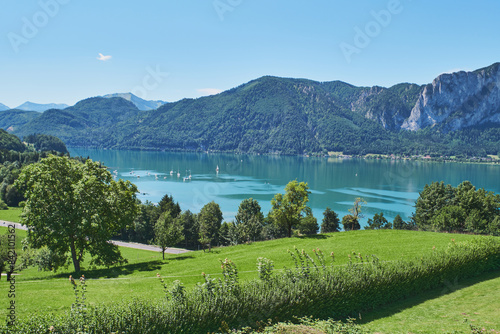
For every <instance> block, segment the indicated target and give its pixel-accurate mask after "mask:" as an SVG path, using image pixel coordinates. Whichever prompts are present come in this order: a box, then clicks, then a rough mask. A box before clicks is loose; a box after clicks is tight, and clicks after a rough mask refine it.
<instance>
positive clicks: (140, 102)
mask: <svg viewBox="0 0 500 334" xmlns="http://www.w3.org/2000/svg"><path fill="white" fill-rule="evenodd" d="M103 97H105V98H110V97H121V98H123V99H125V100H127V101H130V102H132V103H133V104H135V106H136V107H137V109H139V110H142V111H145V110H153V109H157V108H159V107H160V106H162V105H164V104H165V103H167V102H165V101H160V100H158V101H148V100H144V99H141V98H140V97H138V96H135V95H134V94H132V93H115V94H108V95H104V96H103ZM68 107H69V106H68V105H67V104H64V103H47V104H39V103H33V102H29V101H28V102H25V103H23V104H21V105H20V106H18V107H16V108H13V109H17V110H23V111H37V112H44V111H46V110H49V109H61V110H62V109H66V108H68ZM4 110H11V108H9V107H7V106H6V105H5V104H2V103H0V111H4Z"/></svg>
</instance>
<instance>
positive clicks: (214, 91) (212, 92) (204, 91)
mask: <svg viewBox="0 0 500 334" xmlns="http://www.w3.org/2000/svg"><path fill="white" fill-rule="evenodd" d="M197 91H198V93H200V94H202V95H215V94H219V93H222V89H218V88H200V89H197Z"/></svg>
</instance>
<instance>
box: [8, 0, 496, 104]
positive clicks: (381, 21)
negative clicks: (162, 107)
mask: <svg viewBox="0 0 500 334" xmlns="http://www.w3.org/2000/svg"><path fill="white" fill-rule="evenodd" d="M0 5H1V6H0V8H2V10H1V11H0V22H1V24H0V78H1V83H0V102H1V103H3V104H6V105H8V106H9V107H15V106H18V105H20V104H21V103H23V102H25V101H27V100H29V101H32V102H37V103H50V102H53V103H66V104H70V105H72V104H74V103H76V102H77V101H79V100H81V99H84V98H87V97H91V96H97V95H104V94H108V93H117V92H133V93H136V95H139V96H140V97H143V98H146V99H149V100H156V99H160V100H166V101H176V100H179V99H182V98H185V97H189V98H193V97H199V96H203V95H207V94H211V93H216V92H218V91H221V90H226V89H229V88H232V87H235V86H238V85H240V84H242V83H245V82H248V81H250V80H252V79H255V78H258V77H260V76H263V75H274V76H282V77H299V78H308V79H313V80H318V81H332V80H342V81H346V82H349V83H352V84H354V85H358V86H371V85H380V86H386V87H389V86H391V85H394V84H396V83H399V82H414V83H418V84H424V83H429V82H431V81H432V80H433V79H434V78H435V77H436V76H437V75H439V74H440V73H443V72H449V71H455V70H460V69H464V70H474V69H477V68H480V67H484V66H488V65H490V64H492V63H494V62H498V61H500V43H499V37H498V31H500V20H499V19H498V14H499V13H500V1H498V0H483V1H475V2H473V1H462V0H455V1H448V0H443V1H430V0H381V1H379V0H356V1H344V0H313V1H296V0H272V1H269V0H267V1H263V0H175V1H174V0H143V1H123V0H121V1H117V0H104V1H103V0H101V1H96V0H86V1H82V0H22V1H10V0H0ZM99 54H102V55H103V57H101V56H100V55H99ZM98 58H100V59H98Z"/></svg>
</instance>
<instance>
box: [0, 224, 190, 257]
mask: <svg viewBox="0 0 500 334" xmlns="http://www.w3.org/2000/svg"><path fill="white" fill-rule="evenodd" d="M9 225H10V226H12V225H14V226H15V228H16V229H18V230H27V228H26V226H24V225H21V224H19V223H13V222H8V221H3V220H1V221H0V226H5V227H8V226H9ZM111 243H113V244H115V245H117V246H120V247H128V248H135V249H142V250H148V251H153V252H161V248H160V247H158V246H154V245H146V244H140V243H136V242H125V241H117V240H111ZM187 252H191V251H190V250H187V249H182V248H167V249H166V250H165V253H168V254H182V253H187Z"/></svg>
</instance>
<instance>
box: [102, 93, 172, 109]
mask: <svg viewBox="0 0 500 334" xmlns="http://www.w3.org/2000/svg"><path fill="white" fill-rule="evenodd" d="M103 97H105V98H110V97H121V98H122V99H125V100H127V101H130V102H132V103H133V104H135V106H136V107H137V109H139V110H142V111H145V110H153V109H158V108H159V107H160V106H162V105H164V104H165V103H167V102H165V101H161V100H157V101H150V100H144V99H141V98H140V97H138V96H136V95H134V94H132V93H114V94H107V95H104V96H103Z"/></svg>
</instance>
